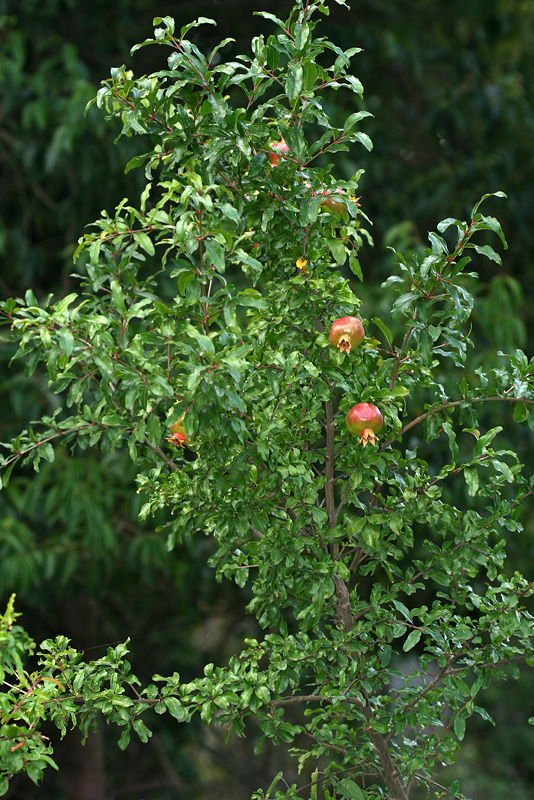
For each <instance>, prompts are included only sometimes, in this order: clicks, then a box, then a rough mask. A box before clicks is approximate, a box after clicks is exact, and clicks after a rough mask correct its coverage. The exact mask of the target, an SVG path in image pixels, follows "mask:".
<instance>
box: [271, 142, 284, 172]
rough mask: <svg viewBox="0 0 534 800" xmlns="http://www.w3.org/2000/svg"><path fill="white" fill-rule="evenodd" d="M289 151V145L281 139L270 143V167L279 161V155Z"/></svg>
mask: <svg viewBox="0 0 534 800" xmlns="http://www.w3.org/2000/svg"><path fill="white" fill-rule="evenodd" d="M287 153H289V147H288V146H287V144H286V143H285V142H284V140H283V139H281V141H279V142H275V143H274V144H272V145H271V152H270V153H269V162H270V164H271V166H272V167H275V166H276V165H277V164H278V162H279V161H280V156H284V155H286V154H287Z"/></svg>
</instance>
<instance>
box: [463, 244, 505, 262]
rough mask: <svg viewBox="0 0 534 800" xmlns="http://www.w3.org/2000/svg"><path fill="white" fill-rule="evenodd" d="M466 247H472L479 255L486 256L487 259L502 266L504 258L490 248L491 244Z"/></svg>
mask: <svg viewBox="0 0 534 800" xmlns="http://www.w3.org/2000/svg"><path fill="white" fill-rule="evenodd" d="M466 246H467V247H472V248H473V249H474V250H476V252H477V253H480V255H482V256H486V258H489V259H490V260H491V261H495V262H496V263H497V264H499V265H500V266H502V258H501V257H500V255H499V254H498V253H496V252H495V250H494V249H493V247H490V246H489V244H483V245H480V244H468V245H466Z"/></svg>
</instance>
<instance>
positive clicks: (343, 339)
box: [328, 317, 365, 353]
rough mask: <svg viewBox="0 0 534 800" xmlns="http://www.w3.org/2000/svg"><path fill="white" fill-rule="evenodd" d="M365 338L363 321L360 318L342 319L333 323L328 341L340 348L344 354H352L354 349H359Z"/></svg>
mask: <svg viewBox="0 0 534 800" xmlns="http://www.w3.org/2000/svg"><path fill="white" fill-rule="evenodd" d="M364 337H365V331H364V328H363V325H362V321H361V319H358V317H340V319H336V320H335V322H333V323H332V327H331V328H330V334H329V336H328V341H329V342H330V344H332V345H334V347H339V349H340V350H341V351H342V352H343V353H350V351H351V348H352V347H358V345H360V344H361V343H362V342H363V340H364Z"/></svg>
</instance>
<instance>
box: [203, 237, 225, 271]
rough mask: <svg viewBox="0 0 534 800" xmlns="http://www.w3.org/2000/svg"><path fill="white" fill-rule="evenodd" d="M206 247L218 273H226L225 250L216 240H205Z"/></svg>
mask: <svg viewBox="0 0 534 800" xmlns="http://www.w3.org/2000/svg"><path fill="white" fill-rule="evenodd" d="M204 246H205V248H206V252H207V254H208V256H209V257H210V260H211V263H212V264H213V266H214V267H215V269H216V270H217V272H221V273H223V272H224V248H223V247H222V245H220V244H219V242H217V241H216V240H215V239H205V240H204Z"/></svg>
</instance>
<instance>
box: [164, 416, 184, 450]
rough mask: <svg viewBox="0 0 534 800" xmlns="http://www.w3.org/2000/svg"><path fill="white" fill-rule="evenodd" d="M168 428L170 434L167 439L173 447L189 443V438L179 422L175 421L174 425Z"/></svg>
mask: <svg viewBox="0 0 534 800" xmlns="http://www.w3.org/2000/svg"><path fill="white" fill-rule="evenodd" d="M182 419H183V417H182ZM170 430H171V433H172V436H170V437H169V438H168V439H167V441H168V442H169V443H170V444H172V445H174V446H175V447H183V446H184V445H185V444H189V439H188V438H187V436H186V433H185V428H184V426H183V425H182V424H181V422H175V423H174V425H171V426H170Z"/></svg>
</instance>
